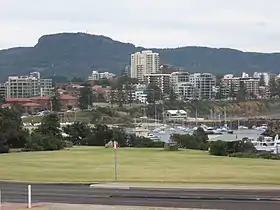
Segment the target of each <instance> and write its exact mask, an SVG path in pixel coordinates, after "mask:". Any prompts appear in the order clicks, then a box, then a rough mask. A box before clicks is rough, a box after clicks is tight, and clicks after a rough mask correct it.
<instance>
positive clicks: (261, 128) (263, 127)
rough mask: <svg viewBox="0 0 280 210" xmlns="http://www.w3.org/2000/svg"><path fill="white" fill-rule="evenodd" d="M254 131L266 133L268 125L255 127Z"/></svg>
mask: <svg viewBox="0 0 280 210" xmlns="http://www.w3.org/2000/svg"><path fill="white" fill-rule="evenodd" d="M253 129H255V130H258V131H266V130H267V125H266V124H262V125H261V126H259V127H256V126H254V127H253Z"/></svg>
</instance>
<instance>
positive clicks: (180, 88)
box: [173, 82, 199, 100]
mask: <svg viewBox="0 0 280 210" xmlns="http://www.w3.org/2000/svg"><path fill="white" fill-rule="evenodd" d="M173 90H174V93H175V94H176V96H178V98H179V99H181V100H182V99H187V100H192V99H195V98H197V97H198V96H199V91H198V89H196V88H195V87H194V86H193V85H192V84H191V83H190V82H179V83H175V84H174V85H173Z"/></svg>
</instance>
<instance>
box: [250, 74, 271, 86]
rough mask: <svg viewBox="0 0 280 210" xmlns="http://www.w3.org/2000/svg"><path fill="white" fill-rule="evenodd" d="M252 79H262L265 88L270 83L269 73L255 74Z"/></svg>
mask: <svg viewBox="0 0 280 210" xmlns="http://www.w3.org/2000/svg"><path fill="white" fill-rule="evenodd" d="M253 77H254V78H259V79H261V78H263V80H264V84H265V86H268V85H269V81H270V75H269V73H267V72H255V73H254V74H253Z"/></svg>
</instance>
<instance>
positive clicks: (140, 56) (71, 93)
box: [0, 50, 272, 110]
mask: <svg viewBox="0 0 280 210" xmlns="http://www.w3.org/2000/svg"><path fill="white" fill-rule="evenodd" d="M124 73H126V74H127V75H129V76H130V77H131V78H134V79H137V81H138V84H135V85H134V86H133V87H132V89H131V90H130V93H129V95H130V101H131V100H132V102H134V103H135V102H137V103H143V104H145V103H147V97H148V96H147V89H148V86H149V85H156V86H158V87H159V89H160V90H161V92H162V93H163V94H169V93H170V92H171V90H172V91H173V92H174V94H175V95H176V96H177V97H178V99H181V100H193V99H200V100H203V99H205V100H214V99H217V94H218V93H220V95H222V96H223V98H224V99H230V98H231V97H234V95H237V94H238V92H239V90H240V89H241V88H242V87H243V88H244V89H245V90H246V93H247V94H248V95H249V96H250V97H254V98H260V99H266V98H269V97H270V95H271V94H270V88H269V82H270V79H271V76H272V75H270V74H269V73H266V72H256V73H254V74H253V75H252V76H249V75H248V74H246V73H243V74H242V75H241V76H240V77H236V76H234V75H232V74H227V75H224V77H223V78H221V79H217V78H216V76H215V75H213V74H211V73H189V72H186V71H185V70H184V69H181V68H177V67H174V66H170V65H160V55H159V54H158V53H154V52H152V51H151V50H145V51H142V52H136V53H134V54H132V55H131V63H130V66H126V67H125V70H124ZM103 79H107V80H115V79H116V75H115V74H113V73H110V72H98V71H93V72H92V74H91V75H90V76H89V77H88V81H89V82H90V83H91V84H92V91H93V93H94V94H95V95H96V100H97V101H100V102H113V101H114V100H115V101H118V94H117V90H114V89H112V87H110V86H104V85H96V84H97V83H96V82H95V81H98V80H103ZM82 87H83V86H81V84H78V83H77V84H73V83H71V84H66V85H65V84H64V85H63V88H62V87H61V89H59V93H60V96H59V100H61V104H62V108H63V109H67V107H69V106H70V107H77V106H78V98H79V92H80V88H82ZM52 94H53V84H52V79H44V78H41V76H40V73H39V72H32V73H30V75H25V76H9V77H8V79H7V81H6V82H4V83H2V84H0V95H1V96H2V98H5V104H4V105H5V106H7V105H10V104H14V103H20V104H21V105H23V106H24V107H28V108H30V107H36V108H38V107H39V108H42V109H49V110H51V109H52V104H51V99H50V98H51V96H52Z"/></svg>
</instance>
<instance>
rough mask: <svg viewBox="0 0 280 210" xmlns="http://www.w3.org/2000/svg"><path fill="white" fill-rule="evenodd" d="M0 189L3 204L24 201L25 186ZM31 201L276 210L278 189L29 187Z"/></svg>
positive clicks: (279, 201)
mask: <svg viewBox="0 0 280 210" xmlns="http://www.w3.org/2000/svg"><path fill="white" fill-rule="evenodd" d="M0 189H1V191H2V202H4V203H26V201H27V184H21V183H1V182H0ZM32 202H47V203H69V204H101V205H129V206H158V207H177V208H205V209H226V210H243V209H244V210H248V209H254V210H262V209H264V210H279V209H280V190H209V189H208V190H206V189H205V190H202V189H199V190H195V189H184V190H182V189H156V188H145V189H143V188H130V189H109V188H98V186H97V187H96V188H90V187H89V185H79V184H32Z"/></svg>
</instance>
